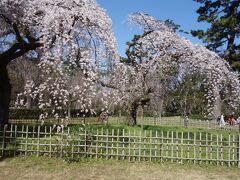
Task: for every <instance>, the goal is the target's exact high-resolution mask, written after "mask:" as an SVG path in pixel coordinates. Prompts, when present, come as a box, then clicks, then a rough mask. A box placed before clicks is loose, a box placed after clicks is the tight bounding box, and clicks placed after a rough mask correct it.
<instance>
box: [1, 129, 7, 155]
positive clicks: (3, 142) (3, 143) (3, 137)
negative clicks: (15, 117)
mask: <svg viewBox="0 0 240 180" xmlns="http://www.w3.org/2000/svg"><path fill="white" fill-rule="evenodd" d="M6 129H7V125H4V126H3V136H2V157H4V149H5V135H6Z"/></svg>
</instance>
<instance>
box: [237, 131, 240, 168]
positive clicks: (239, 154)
mask: <svg viewBox="0 0 240 180" xmlns="http://www.w3.org/2000/svg"><path fill="white" fill-rule="evenodd" d="M237 154H238V168H240V133H239V134H238V153H237Z"/></svg>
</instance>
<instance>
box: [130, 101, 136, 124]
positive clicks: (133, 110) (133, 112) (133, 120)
mask: <svg viewBox="0 0 240 180" xmlns="http://www.w3.org/2000/svg"><path fill="white" fill-rule="evenodd" d="M137 108H138V104H137V103H133V104H132V108H131V112H130V118H129V121H128V124H129V125H130V126H135V125H137Z"/></svg>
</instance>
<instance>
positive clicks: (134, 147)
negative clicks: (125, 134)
mask: <svg viewBox="0 0 240 180" xmlns="http://www.w3.org/2000/svg"><path fill="white" fill-rule="evenodd" d="M133 136H134V142H133V143H134V145H133V157H134V160H136V131H135V129H134V131H133Z"/></svg>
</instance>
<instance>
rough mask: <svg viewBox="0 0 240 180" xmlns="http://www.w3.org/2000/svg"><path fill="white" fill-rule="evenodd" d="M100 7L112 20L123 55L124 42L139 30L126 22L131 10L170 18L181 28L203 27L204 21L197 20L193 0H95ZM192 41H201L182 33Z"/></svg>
mask: <svg viewBox="0 0 240 180" xmlns="http://www.w3.org/2000/svg"><path fill="white" fill-rule="evenodd" d="M97 2H98V3H99V4H100V6H101V7H103V8H104V9H106V11H107V13H108V15H109V16H110V17H111V19H112V22H113V31H114V33H115V35H116V38H117V43H118V49H119V53H120V55H122V56H125V53H124V52H125V49H126V42H127V41H130V40H131V39H132V38H133V35H134V34H140V33H141V32H140V31H139V30H138V29H137V28H134V27H130V26H129V25H127V24H126V18H127V15H128V14H130V13H132V12H143V13H147V14H150V15H152V16H153V17H155V18H156V19H159V20H166V19H171V20H173V21H174V22H175V23H177V24H179V25H181V29H183V30H185V31H190V30H191V29H204V28H206V27H207V25H206V24H204V23H198V22H197V17H198V15H197V13H196V10H197V8H198V7H199V5H200V4H198V3H196V2H194V1H193V0H97ZM183 36H185V37H187V38H188V39H190V40H191V41H192V42H193V43H198V44H200V43H201V41H200V40H198V39H197V38H194V37H192V36H191V35H183Z"/></svg>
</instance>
